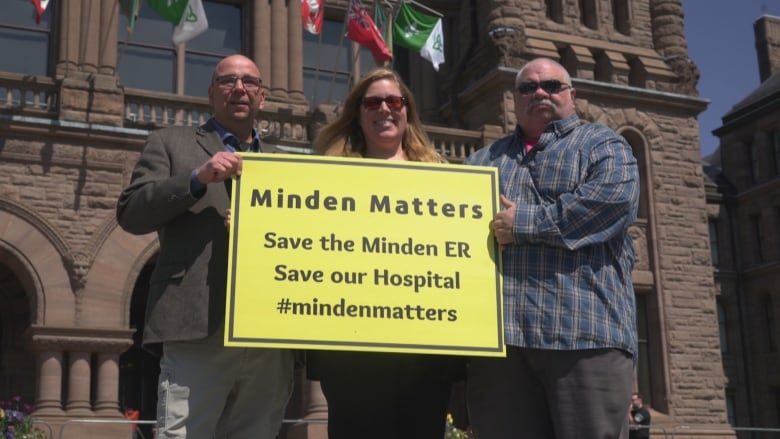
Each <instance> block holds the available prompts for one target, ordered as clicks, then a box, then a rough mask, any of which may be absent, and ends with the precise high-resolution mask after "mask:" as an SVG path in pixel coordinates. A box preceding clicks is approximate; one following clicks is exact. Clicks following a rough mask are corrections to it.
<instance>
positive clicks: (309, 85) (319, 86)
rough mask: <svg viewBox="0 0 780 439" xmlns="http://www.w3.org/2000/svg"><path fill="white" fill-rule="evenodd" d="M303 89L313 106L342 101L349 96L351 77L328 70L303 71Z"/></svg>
mask: <svg viewBox="0 0 780 439" xmlns="http://www.w3.org/2000/svg"><path fill="white" fill-rule="evenodd" d="M303 89H304V90H305V92H306V100H308V101H309V104H311V105H312V106H316V105H319V104H321V103H323V102H325V103H340V102H342V101H343V100H344V97H346V96H347V91H348V90H349V77H348V76H347V75H344V74H332V73H327V72H314V71H304V72H303Z"/></svg>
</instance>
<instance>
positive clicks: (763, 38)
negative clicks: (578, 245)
mask: <svg viewBox="0 0 780 439" xmlns="http://www.w3.org/2000/svg"><path fill="white" fill-rule="evenodd" d="M754 33H755V43H756V44H755V47H756V51H757V55H758V66H759V74H760V81H761V84H760V85H759V86H758V87H757V88H756V89H755V90H753V91H752V92H751V93H750V94H749V95H747V96H745V97H744V98H743V99H742V100H741V101H740V102H737V103H735V105H734V107H732V109H731V110H730V111H729V112H728V113H727V114H725V115H723V118H722V122H723V124H722V126H721V127H719V128H717V129H716V130H715V131H714V132H715V134H716V135H717V136H718V137H720V145H719V148H718V150H717V151H716V152H715V153H714V154H713V156H712V157H709V158H708V163H707V165H706V166H705V169H706V171H707V176H708V177H709V178H708V184H707V185H706V187H707V203H708V206H707V207H708V216H709V221H710V235H711V248H712V249H713V254H712V259H713V266H714V268H715V284H716V289H717V291H718V295H717V306H718V316H719V322H720V325H721V331H720V332H721V337H722V341H721V352H722V357H723V368H724V371H725V374H726V379H727V381H726V399H727V405H728V406H729V408H730V410H729V413H730V416H731V422H732V423H733V424H735V425H741V426H748V425H749V426H753V427H757V428H774V429H776V430H775V431H780V351H778V349H780V344H778V342H779V341H780V227H778V225H779V224H780V17H773V16H763V17H760V18H759V19H758V20H757V21H756V22H755V24H754Z"/></svg>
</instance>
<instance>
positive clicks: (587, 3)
mask: <svg viewBox="0 0 780 439" xmlns="http://www.w3.org/2000/svg"><path fill="white" fill-rule="evenodd" d="M580 21H581V22H582V24H583V25H585V26H587V27H589V28H591V29H598V28H599V16H598V11H597V10H596V1H595V0H580Z"/></svg>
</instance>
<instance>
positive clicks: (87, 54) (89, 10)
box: [78, 0, 116, 73]
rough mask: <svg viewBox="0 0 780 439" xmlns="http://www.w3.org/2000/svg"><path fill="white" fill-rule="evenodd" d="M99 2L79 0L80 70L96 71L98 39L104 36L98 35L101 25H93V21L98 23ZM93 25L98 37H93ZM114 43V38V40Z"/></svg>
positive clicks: (99, 0) (98, 0)
mask: <svg viewBox="0 0 780 439" xmlns="http://www.w3.org/2000/svg"><path fill="white" fill-rule="evenodd" d="M100 3H103V2H102V1H101V0H81V23H82V26H81V28H80V29H79V47H78V50H79V51H78V59H79V67H80V70H81V71H82V72H88V73H97V66H98V48H99V46H100V40H101V39H102V38H104V36H103V35H100V33H101V30H102V29H103V26H100V25H99V26H94V23H100V15H101V14H100ZM95 27H96V28H97V30H98V38H95V35H94V32H95ZM114 45H116V40H115V41H114Z"/></svg>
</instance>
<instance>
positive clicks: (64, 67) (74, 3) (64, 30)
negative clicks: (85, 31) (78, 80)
mask: <svg viewBox="0 0 780 439" xmlns="http://www.w3.org/2000/svg"><path fill="white" fill-rule="evenodd" d="M57 6H58V9H59V10H60V14H59V25H60V33H59V38H60V41H59V50H58V51H57V53H58V59H57V69H56V70H57V71H56V77H57V78H62V77H64V76H67V75H68V73H69V72H72V71H76V70H77V68H78V64H79V60H78V53H79V52H78V47H79V29H80V28H81V22H80V21H79V20H80V19H81V0H62V1H61V2H60V3H59V4H58V5H57ZM54 34H55V35H56V33H54Z"/></svg>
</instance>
